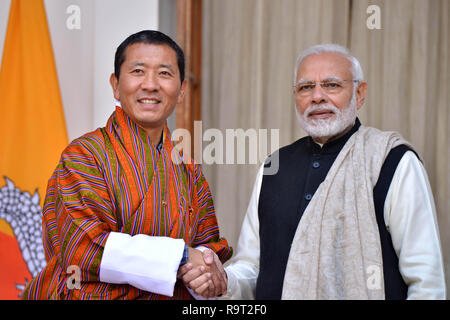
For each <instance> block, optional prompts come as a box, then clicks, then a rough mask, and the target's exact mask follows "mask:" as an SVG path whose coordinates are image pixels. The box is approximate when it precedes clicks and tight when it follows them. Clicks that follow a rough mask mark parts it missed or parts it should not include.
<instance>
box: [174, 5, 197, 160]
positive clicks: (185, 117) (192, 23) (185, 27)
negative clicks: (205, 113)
mask: <svg viewBox="0 0 450 320" xmlns="http://www.w3.org/2000/svg"><path fill="white" fill-rule="evenodd" d="M177 43H178V44H179V45H180V46H181V48H182V49H183V51H184V55H185V60H186V72H185V74H186V76H185V78H186V80H187V87H186V93H185V98H184V102H183V104H181V105H179V106H177V110H176V127H177V128H184V129H187V130H189V132H190V133H191V153H190V154H191V155H192V156H194V154H193V152H194V121H195V120H201V89H202V85H201V84H202V79H201V74H202V65H201V62H202V0H177ZM197 138H199V139H197V140H199V141H197V142H195V143H200V144H201V137H197ZM196 149H198V150H200V149H201V148H196ZM195 158H196V159H197V155H195Z"/></svg>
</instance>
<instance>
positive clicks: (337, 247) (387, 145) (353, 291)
mask: <svg viewBox="0 0 450 320" xmlns="http://www.w3.org/2000/svg"><path fill="white" fill-rule="evenodd" d="M401 144H406V145H408V146H410V144H409V143H408V142H406V141H405V140H404V139H403V138H402V137H401V136H400V135H399V134H398V133H396V132H384V131H380V130H377V129H375V128H369V127H364V126H361V127H360V128H359V130H358V131H357V132H356V133H355V134H353V135H352V136H351V137H350V139H349V140H348V141H347V143H346V144H345V146H344V147H343V149H342V150H341V152H340V153H339V155H338V157H337V158H336V160H335V162H334V163H333V165H332V167H331V168H330V171H329V172H328V174H327V177H326V178H325V180H324V181H323V182H322V184H321V185H320V186H319V188H318V189H317V191H316V193H315V194H314V196H313V198H312V199H311V202H310V204H309V205H308V207H307V208H306V210H305V212H304V214H303V216H302V218H301V220H300V223H299V225H298V227H297V231H296V233H295V236H294V239H293V242H292V246H291V250H290V254H289V258H288V262H287V267H286V273H285V277H284V283H283V293H282V299H384V298H385V297H384V279H383V261H382V255H381V245H380V236H379V231H378V226H377V221H376V217H375V208H374V203H373V187H374V185H375V184H376V182H377V180H378V176H379V173H380V170H381V167H382V165H383V163H384V160H385V159H386V156H387V155H388V153H389V151H390V150H391V149H392V148H394V147H396V146H398V145H401Z"/></svg>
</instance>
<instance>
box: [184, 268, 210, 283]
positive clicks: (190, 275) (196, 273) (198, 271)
mask: <svg viewBox="0 0 450 320" xmlns="http://www.w3.org/2000/svg"><path fill="white" fill-rule="evenodd" d="M205 270H206V269H205V267H204V266H200V267H197V268H194V269H192V270H190V271H188V272H187V273H185V274H184V275H183V276H182V278H181V279H182V280H183V282H184V283H185V284H187V283H190V282H191V281H192V280H194V279H197V278H198V277H200V276H201V275H202V274H203V273H204V272H205Z"/></svg>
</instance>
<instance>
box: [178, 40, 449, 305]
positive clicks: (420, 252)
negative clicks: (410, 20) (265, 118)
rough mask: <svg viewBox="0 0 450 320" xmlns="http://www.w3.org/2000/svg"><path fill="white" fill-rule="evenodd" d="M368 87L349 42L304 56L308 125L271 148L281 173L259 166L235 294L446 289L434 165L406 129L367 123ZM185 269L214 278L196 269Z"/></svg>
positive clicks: (386, 295)
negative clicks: (431, 173) (360, 114)
mask: <svg viewBox="0 0 450 320" xmlns="http://www.w3.org/2000/svg"><path fill="white" fill-rule="evenodd" d="M366 91H367V83H366V82H365V81H364V80H363V72H362V70H361V67H360V64H359V62H358V60H357V59H356V58H355V57H353V56H351V55H350V53H349V52H348V50H347V49H345V48H343V47H341V46H338V45H319V46H314V47H312V48H310V49H308V50H306V51H305V52H303V53H302V54H301V55H300V56H299V58H298V59H297V64H296V68H295V77H294V96H295V105H296V113H297V118H298V121H299V123H300V126H301V127H302V128H303V129H304V130H305V132H306V133H308V135H309V136H307V137H304V138H301V139H299V140H297V141H296V142H294V143H292V144H291V145H289V146H286V147H283V148H281V149H279V150H278V151H277V152H276V153H275V154H273V155H272V156H271V157H274V156H277V157H278V161H279V170H278V172H277V173H276V174H275V175H267V174H266V175H265V174H264V166H262V167H261V168H260V170H259V172H258V174H257V178H256V182H255V185H254V189H253V193H252V196H251V199H250V203H249V206H248V209H247V213H246V216H245V219H244V222H243V225H242V230H241V233H240V237H239V242H238V246H237V250H236V255H235V256H234V257H233V258H232V259H231V261H230V265H228V266H227V267H226V268H225V271H226V274H227V294H226V295H225V296H224V298H231V299H253V298H256V299H445V297H446V287H445V277H444V267H443V258H442V250H441V245H440V239H439V230H438V226H437V219H436V212H435V206H434V200H433V196H432V193H431V188H430V185H429V182H428V178H427V175H426V172H425V169H424V167H423V165H422V163H421V161H420V159H419V157H418V155H417V154H416V152H415V151H414V150H413V147H412V146H411V145H410V144H409V143H408V142H407V141H405V140H404V139H403V138H402V137H401V136H400V135H399V134H398V133H396V132H384V131H380V130H377V129H375V128H370V127H365V126H363V125H361V123H360V121H359V119H358V118H357V110H359V109H360V108H361V107H362V105H363V104H364V99H365V97H366ZM269 159H270V157H269ZM266 166H267V164H266ZM216 261H217V259H216ZM216 264H217V266H218V267H220V268H221V267H222V266H221V265H219V264H220V263H219V262H216ZM186 268H189V266H187V267H186ZM186 270H187V269H186ZM183 280H184V281H185V283H187V284H188V285H189V286H190V287H191V288H193V289H196V288H199V287H200V286H201V285H202V284H203V283H204V281H205V280H206V279H204V276H202V275H200V272H198V271H196V270H195V269H192V270H190V271H187V273H185V274H184V276H183ZM204 286H205V285H204Z"/></svg>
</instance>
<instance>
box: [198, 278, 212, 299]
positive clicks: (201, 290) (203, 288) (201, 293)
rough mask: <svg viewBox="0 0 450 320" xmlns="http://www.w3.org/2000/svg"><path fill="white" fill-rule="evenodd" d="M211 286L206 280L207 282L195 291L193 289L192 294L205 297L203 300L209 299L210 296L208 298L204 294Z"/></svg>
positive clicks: (210, 282) (209, 281)
mask: <svg viewBox="0 0 450 320" xmlns="http://www.w3.org/2000/svg"><path fill="white" fill-rule="evenodd" d="M211 285H212V281H211V280H208V281H207V282H205V283H203V284H202V285H201V286H199V287H198V288H197V289H195V290H194V292H195V293H196V294H199V295H201V296H203V297H205V298H210V296H208V295H207V294H206V292H208V289H209V288H210V286H211ZM204 293H205V294H204Z"/></svg>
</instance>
